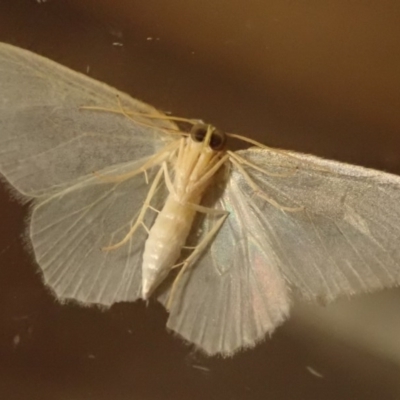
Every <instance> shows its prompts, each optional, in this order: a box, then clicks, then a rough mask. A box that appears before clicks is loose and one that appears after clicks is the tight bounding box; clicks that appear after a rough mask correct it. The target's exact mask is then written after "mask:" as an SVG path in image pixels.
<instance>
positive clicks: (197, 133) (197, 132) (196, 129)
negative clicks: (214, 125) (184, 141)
mask: <svg viewBox="0 0 400 400" xmlns="http://www.w3.org/2000/svg"><path fill="white" fill-rule="evenodd" d="M207 128H208V125H206V124H196V125H193V128H192V130H191V131H190V136H191V138H192V139H193V140H194V141H195V142H202V141H203V140H204V138H205V137H206V134H207Z"/></svg>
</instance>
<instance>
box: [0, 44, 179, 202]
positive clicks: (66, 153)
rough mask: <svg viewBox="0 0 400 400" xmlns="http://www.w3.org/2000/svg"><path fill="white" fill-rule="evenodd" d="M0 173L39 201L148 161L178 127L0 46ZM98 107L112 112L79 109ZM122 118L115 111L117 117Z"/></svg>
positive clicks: (24, 53) (117, 94) (106, 89)
mask: <svg viewBox="0 0 400 400" xmlns="http://www.w3.org/2000/svg"><path fill="white" fill-rule="evenodd" d="M0 88H1V96H0V132H1V136H0V170H1V172H2V173H3V174H4V175H5V177H6V178H7V180H8V181H9V182H10V183H11V184H12V185H13V186H14V187H15V188H17V189H18V190H19V191H20V192H21V193H23V194H25V195H27V196H31V197H37V196H40V195H43V194H45V193H49V192H54V191H56V190H61V189H63V188H65V187H67V186H70V185H71V184H72V183H76V182H75V181H76V180H77V179H78V178H83V179H84V178H85V177H87V176H89V175H91V174H92V173H93V171H101V170H102V169H103V168H106V167H108V166H110V165H114V164H119V163H124V162H128V161H132V160H138V159H140V158H142V157H146V156H148V155H150V154H153V153H154V151H155V149H156V148H159V147H160V146H162V145H163V141H165V140H170V136H169V135H166V134H165V133H166V129H171V128H172V129H176V127H175V125H174V124H172V123H170V122H168V121H166V120H163V119H158V118H151V119H150V118H145V117H144V116H143V117H142V116H140V117H139V116H137V115H135V116H133V117H132V119H129V118H127V117H126V116H125V115H123V113H122V108H121V107H123V109H124V110H126V111H133V112H136V113H145V114H151V115H153V116H160V117H162V116H163V114H161V113H159V112H157V111H156V110H155V109H154V108H152V107H150V106H148V105H146V104H144V103H142V102H140V101H137V100H134V99H132V98H130V97H129V96H127V95H125V94H124V93H121V92H118V91H117V90H115V89H113V88H111V87H109V86H107V85H105V84H102V83H100V82H97V81H94V80H92V79H90V78H88V77H87V76H85V75H82V74H79V73H77V72H74V71H71V70H69V69H67V68H65V67H63V66H61V65H58V64H56V63H54V62H52V61H50V60H48V59H45V58H43V57H40V56H38V55H36V54H33V53H31V52H29V51H26V50H22V49H19V48H16V47H13V46H10V45H7V44H0ZM82 106H99V107H103V108H107V109H113V110H116V111H117V112H116V113H110V112H100V111H93V110H87V109H81V107H82ZM118 111H119V112H118Z"/></svg>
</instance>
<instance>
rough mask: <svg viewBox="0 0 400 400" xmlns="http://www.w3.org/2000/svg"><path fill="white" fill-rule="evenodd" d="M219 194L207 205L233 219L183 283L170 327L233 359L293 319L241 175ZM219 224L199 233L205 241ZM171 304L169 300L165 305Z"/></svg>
mask: <svg viewBox="0 0 400 400" xmlns="http://www.w3.org/2000/svg"><path fill="white" fill-rule="evenodd" d="M218 191H219V189H218V188H213V189H212V190H211V191H210V193H209V194H208V196H207V197H206V199H205V203H206V204H207V205H210V206H211V205H213V206H214V207H215V208H217V209H218V208H219V209H221V210H226V211H228V212H229V213H230V214H229V216H228V218H227V220H226V221H225V223H224V225H223V226H222V227H221V229H220V230H219V232H218V234H217V235H216V237H215V239H214V240H213V241H212V243H211V244H210V246H209V247H208V249H207V250H206V251H205V252H204V253H203V255H202V256H201V257H200V259H199V260H198V262H197V263H195V264H194V265H193V266H192V268H191V269H189V270H188V271H187V273H185V274H184V275H183V277H182V279H181V280H180V282H179V289H178V290H177V293H176V295H175V296H174V301H173V303H172V307H171V310H170V316H169V319H168V323H167V326H168V328H170V329H172V330H173V331H175V332H177V333H178V334H179V335H180V336H182V337H183V338H185V339H186V340H188V341H190V342H192V343H195V344H196V345H197V346H198V347H199V348H201V349H202V350H204V351H205V352H206V353H207V354H209V355H213V354H222V355H224V356H228V355H232V354H233V353H234V352H236V351H238V350H239V349H240V348H245V347H253V346H254V345H255V344H256V343H257V342H259V341H260V340H262V339H263V338H264V337H265V334H266V332H272V331H273V330H274V329H275V327H276V326H278V325H279V324H280V323H282V322H283V321H284V320H285V319H286V317H287V316H288V314H289V305H290V304H289V297H288V292H287V288H286V283H285V279H284V277H283V275H282V273H281V272H280V270H279V267H278V265H277V263H276V262H275V260H274V258H273V253H272V252H271V251H270V250H271V249H270V248H269V245H268V242H266V241H265V235H264V232H263V228H262V225H261V224H260V221H259V220H258V219H257V218H254V213H253V212H252V210H251V208H249V207H248V204H247V201H248V196H247V194H246V193H243V192H242V191H241V190H240V188H239V186H238V182H237V179H236V175H235V173H234V174H233V175H231V176H230V177H229V179H228V182H227V183H226V187H225V189H224V190H223V194H222V196H221V195H220V194H219V193H218ZM218 199H219V200H218ZM215 218H216V217H215V216H213V215H208V216H206V218H205V219H204V221H203V223H202V224H201V227H200V229H199V232H201V236H202V237H204V236H205V234H206V233H207V232H209V231H210V230H211V229H212V228H213V226H214V224H215ZM194 236H196V235H194ZM200 240H201V239H200ZM167 298H168V295H166V294H164V295H163V296H162V297H161V298H160V300H161V301H162V302H164V303H165V301H166V299H167Z"/></svg>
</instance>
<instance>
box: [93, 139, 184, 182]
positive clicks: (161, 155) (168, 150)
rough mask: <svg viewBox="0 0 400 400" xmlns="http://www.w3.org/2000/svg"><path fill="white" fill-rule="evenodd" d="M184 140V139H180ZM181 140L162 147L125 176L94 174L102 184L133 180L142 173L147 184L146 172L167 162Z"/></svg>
mask: <svg viewBox="0 0 400 400" xmlns="http://www.w3.org/2000/svg"><path fill="white" fill-rule="evenodd" d="M181 140H184V139H181ZM181 140H175V141H174V142H172V143H170V144H169V145H167V146H166V147H164V148H163V149H162V150H160V151H159V152H158V153H156V154H154V156H152V157H150V158H149V159H148V160H147V161H146V162H145V163H144V164H143V165H142V166H141V167H140V168H137V169H135V170H134V171H131V172H128V173H126V174H120V175H115V176H103V175H101V174H98V173H95V175H96V176H98V178H99V179H101V180H102V181H104V182H118V183H119V182H123V181H125V180H127V179H129V178H133V177H134V176H136V175H138V174H140V173H144V174H145V177H146V182H148V179H147V172H146V171H147V170H148V169H150V168H151V167H154V166H155V165H159V164H161V163H162V162H164V161H165V160H167V159H168V158H169V157H170V156H171V155H172V154H173V152H174V150H176V149H177V148H178V146H179V144H180V142H181Z"/></svg>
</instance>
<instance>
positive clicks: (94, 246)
mask: <svg viewBox="0 0 400 400" xmlns="http://www.w3.org/2000/svg"><path fill="white" fill-rule="evenodd" d="M143 162H144V160H139V161H136V162H134V163H126V164H122V165H119V166H116V167H114V168H112V169H110V170H109V171H108V172H105V174H107V173H110V174H111V175H115V174H123V173H126V172H128V171H132V170H134V169H136V168H138V167H140V166H141V164H142V163H143ZM153 177H154V170H151V171H149V172H148V178H149V179H150V180H152V179H153ZM148 190H149V185H148V184H146V180H145V176H144V174H140V175H137V176H135V177H133V178H130V179H127V180H125V181H123V182H120V183H116V182H113V183H111V182H105V181H104V179H99V177H95V176H92V177H91V178H88V179H87V180H85V181H83V182H80V183H78V184H76V185H74V186H72V187H70V188H68V189H66V190H64V191H62V192H59V193H57V194H55V195H53V196H51V197H49V198H47V199H46V200H44V201H43V202H42V203H40V204H39V205H38V206H37V207H36V208H35V209H34V210H33V213H32V220H31V227H30V237H31V241H32V245H33V248H34V251H35V256H36V260H37V262H38V264H39V265H40V267H41V269H42V271H43V277H44V281H45V283H46V284H47V285H48V286H49V287H50V288H52V289H53V290H54V292H55V293H56V295H57V297H58V298H59V299H61V300H62V299H75V300H78V301H80V302H83V303H85V304H89V303H96V304H102V305H106V306H109V305H111V304H113V303H114V302H119V301H134V300H136V299H137V298H138V297H140V293H141V292H140V289H141V276H142V274H141V262H142V253H143V249H144V242H145V240H146V238H147V232H146V230H145V229H144V228H143V227H142V226H141V227H139V228H138V230H137V231H136V233H135V234H134V235H133V236H131V237H130V240H129V242H128V243H125V244H124V245H122V246H120V247H119V248H117V249H114V250H109V251H105V250H102V248H103V247H105V246H110V245H113V244H116V243H118V242H119V241H121V240H122V239H123V238H124V237H125V235H126V234H127V233H128V231H129V230H130V228H131V226H132V225H133V224H134V222H135V221H136V217H137V216H138V213H139V211H140V210H141V208H142V206H143V202H144V200H145V197H146V195H147V192H148ZM165 195H166V190H165V187H164V186H161V187H160V188H159V189H158V192H157V194H156V196H154V199H153V201H152V205H153V206H154V207H156V208H160V207H161V205H162V203H163V201H164V196H165ZM155 216H156V213H155V212H154V211H152V210H148V211H147V213H146V217H145V219H144V223H145V225H146V226H151V224H152V223H153V220H154V218H155Z"/></svg>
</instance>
